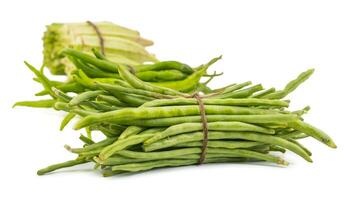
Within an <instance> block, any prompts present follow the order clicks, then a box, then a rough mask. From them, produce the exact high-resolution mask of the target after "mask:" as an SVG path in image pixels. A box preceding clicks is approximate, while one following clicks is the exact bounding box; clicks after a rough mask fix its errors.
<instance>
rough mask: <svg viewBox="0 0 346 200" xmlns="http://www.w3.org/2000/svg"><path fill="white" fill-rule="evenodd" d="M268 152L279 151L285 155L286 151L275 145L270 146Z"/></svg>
mask: <svg viewBox="0 0 346 200" xmlns="http://www.w3.org/2000/svg"><path fill="white" fill-rule="evenodd" d="M269 150H270V151H279V152H281V153H285V152H286V149H284V148H282V147H279V146H276V145H270V147H269ZM309 156H311V155H310V154H309Z"/></svg>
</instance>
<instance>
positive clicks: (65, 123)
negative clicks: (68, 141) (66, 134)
mask: <svg viewBox="0 0 346 200" xmlns="http://www.w3.org/2000/svg"><path fill="white" fill-rule="evenodd" d="M75 116H76V114H74V113H68V114H67V115H66V116H65V117H64V119H63V120H62V121H61V124H60V128H59V129H60V131H62V130H64V128H65V127H66V125H67V124H68V123H69V122H70V121H71V120H72V119H73V118H74V117H75Z"/></svg>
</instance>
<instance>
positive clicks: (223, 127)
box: [144, 122, 275, 145]
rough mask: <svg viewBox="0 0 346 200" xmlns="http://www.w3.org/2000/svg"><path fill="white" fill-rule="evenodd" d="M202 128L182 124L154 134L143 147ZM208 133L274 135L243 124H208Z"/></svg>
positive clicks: (268, 131) (193, 124)
mask: <svg viewBox="0 0 346 200" xmlns="http://www.w3.org/2000/svg"><path fill="white" fill-rule="evenodd" d="M201 130H203V126H202V124H201V123H182V124H178V125H174V126H171V127H169V128H167V129H166V130H165V131H163V132H159V133H157V134H155V136H154V137H152V138H150V139H148V140H146V141H145V142H144V145H149V144H152V143H154V142H156V141H158V140H161V139H164V138H167V137H171V136H174V135H179V134H182V133H188V132H194V131H201ZM208 131H250V132H258V133H265V134H274V133H275V131H274V130H273V129H267V128H263V127H260V126H256V125H252V124H247V123H243V122H209V123H208Z"/></svg>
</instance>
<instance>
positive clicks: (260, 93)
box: [251, 87, 276, 98]
mask: <svg viewBox="0 0 346 200" xmlns="http://www.w3.org/2000/svg"><path fill="white" fill-rule="evenodd" d="M275 91H276V89H275V88H273V87H272V88H269V89H267V90H263V91H259V92H256V93H254V94H253V95H251V98H262V97H263V96H265V95H267V94H270V93H273V92H275Z"/></svg>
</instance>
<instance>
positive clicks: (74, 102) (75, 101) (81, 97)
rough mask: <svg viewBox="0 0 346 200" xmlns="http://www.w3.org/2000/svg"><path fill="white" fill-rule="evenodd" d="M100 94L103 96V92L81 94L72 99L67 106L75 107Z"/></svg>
mask: <svg viewBox="0 0 346 200" xmlns="http://www.w3.org/2000/svg"><path fill="white" fill-rule="evenodd" d="M101 94H105V92H104V91H102V90H95V91H87V92H83V93H80V94H78V95H77V96H75V97H73V98H72V99H71V101H70V102H69V103H68V104H69V106H76V105H79V104H80V103H81V102H84V101H87V100H89V99H92V98H95V97H97V96H98V95H101Z"/></svg>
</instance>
